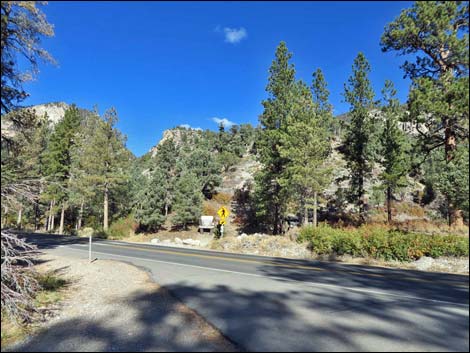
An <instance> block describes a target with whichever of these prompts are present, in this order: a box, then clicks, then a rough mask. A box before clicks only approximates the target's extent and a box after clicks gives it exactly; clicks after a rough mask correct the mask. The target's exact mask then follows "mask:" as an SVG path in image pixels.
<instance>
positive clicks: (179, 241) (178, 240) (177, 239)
mask: <svg viewBox="0 0 470 353" xmlns="http://www.w3.org/2000/svg"><path fill="white" fill-rule="evenodd" d="M175 243H176V244H183V241H182V240H181V239H180V238H175Z"/></svg>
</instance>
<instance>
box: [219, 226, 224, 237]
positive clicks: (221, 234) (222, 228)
mask: <svg viewBox="0 0 470 353" xmlns="http://www.w3.org/2000/svg"><path fill="white" fill-rule="evenodd" d="M223 236H224V225H223V224H221V225H220V237H221V238H223Z"/></svg>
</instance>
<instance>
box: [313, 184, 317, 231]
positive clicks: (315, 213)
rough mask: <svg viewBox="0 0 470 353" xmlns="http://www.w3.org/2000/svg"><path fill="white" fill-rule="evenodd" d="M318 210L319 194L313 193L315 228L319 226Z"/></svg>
mask: <svg viewBox="0 0 470 353" xmlns="http://www.w3.org/2000/svg"><path fill="white" fill-rule="evenodd" d="M317 209H318V193H317V192H316V191H315V192H314V193H313V226H314V227H316V226H317V225H318V222H317V219H318V218H317Z"/></svg>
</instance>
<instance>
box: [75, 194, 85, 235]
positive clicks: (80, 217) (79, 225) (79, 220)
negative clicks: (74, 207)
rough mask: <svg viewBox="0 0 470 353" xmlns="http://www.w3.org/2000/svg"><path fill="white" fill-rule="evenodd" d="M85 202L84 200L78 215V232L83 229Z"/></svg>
mask: <svg viewBox="0 0 470 353" xmlns="http://www.w3.org/2000/svg"><path fill="white" fill-rule="evenodd" d="M84 203H85V201H83V200H82V203H81V204H80V212H79V213H78V221H77V230H79V229H81V228H82V218H83V205H84Z"/></svg>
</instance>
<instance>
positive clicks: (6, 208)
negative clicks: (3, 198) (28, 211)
mask: <svg viewBox="0 0 470 353" xmlns="http://www.w3.org/2000/svg"><path fill="white" fill-rule="evenodd" d="M7 215H8V207H5V211H3V217H2V228H3V227H5V224H6V222H7Z"/></svg>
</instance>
